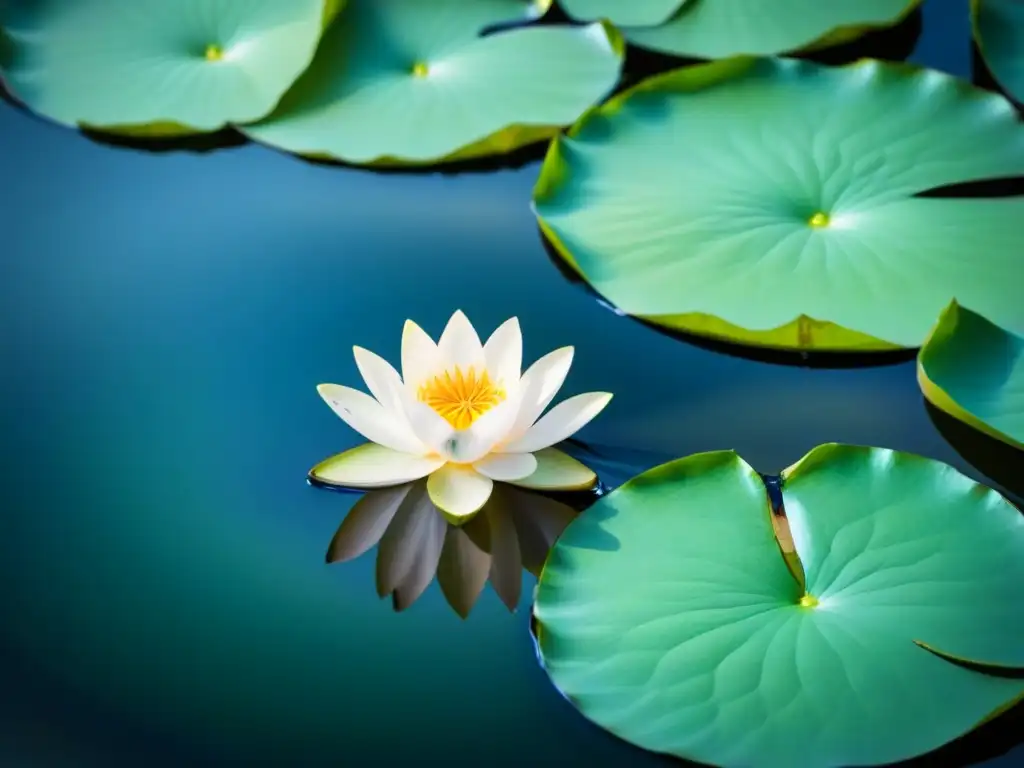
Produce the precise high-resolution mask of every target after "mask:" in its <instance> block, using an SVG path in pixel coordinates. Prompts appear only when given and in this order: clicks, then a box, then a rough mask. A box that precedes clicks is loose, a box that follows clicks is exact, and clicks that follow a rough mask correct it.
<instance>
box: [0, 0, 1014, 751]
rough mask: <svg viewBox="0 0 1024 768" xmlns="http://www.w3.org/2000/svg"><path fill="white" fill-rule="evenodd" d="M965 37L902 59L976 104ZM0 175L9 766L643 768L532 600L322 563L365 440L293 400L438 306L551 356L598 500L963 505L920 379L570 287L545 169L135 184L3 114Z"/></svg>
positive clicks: (391, 341)
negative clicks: (507, 599)
mask: <svg viewBox="0 0 1024 768" xmlns="http://www.w3.org/2000/svg"><path fill="white" fill-rule="evenodd" d="M966 23H967V10H966V3H965V2H956V1H955V0H948V2H947V1H944V2H937V1H936V2H930V3H929V4H928V6H927V8H926V18H925V24H926V26H925V33H924V35H923V36H922V37H921V39H920V41H919V43H918V47H917V50H916V52H915V54H914V60H916V61H920V62H926V63H929V64H931V65H932V66H936V67H940V68H943V69H946V70H948V71H952V72H954V73H956V74H960V75H964V76H968V75H969V72H970V65H971V54H970V48H969V44H968V41H967V37H966V32H965V30H966ZM0 168H2V169H3V170H2V177H3V191H2V193H0V194H2V203H0V223H2V227H0V229H2V233H3V237H2V240H0V251H2V256H3V259H2V262H0V264H2V266H0V270H2V271H0V344H2V353H3V364H4V371H5V375H4V376H3V378H2V380H0V388H2V395H3V399H4V408H3V409H2V412H0V419H2V430H0V441H2V443H0V445H2V451H3V470H2V471H3V478H4V486H5V491H6V494H5V502H4V512H3V518H2V520H3V531H2V533H3V535H2V537H0V575H2V579H3V584H4V589H3V590H2V592H0V601H2V611H3V617H4V629H3V633H2V641H0V682H2V686H3V690H4V692H5V693H4V696H3V697H2V703H0V713H2V714H0V718H2V719H0V763H2V764H4V765H12V766H22V765H24V766H62V765H68V766H92V765H97V766H100V765H103V766H108V765H112V764H120V763H122V762H124V763H129V764H142V763H143V762H145V763H146V764H152V765H162V764H167V765H186V764H187V765H206V764H232V765H249V764H256V763H260V764H264V763H271V764H273V763H277V764H282V765H284V764H290V765H370V764H374V765H400V764H409V763H414V762H415V763H427V762H434V761H438V762H440V761H446V762H447V764H448V765H451V766H470V765H478V764H482V765H494V766H499V765H517V764H522V763H524V762H525V763H529V764H538V765H549V764H550V765H590V766H595V765H627V764H628V765H631V766H632V765H636V766H643V765H652V766H653V765H659V764H663V763H664V762H665V761H664V760H662V759H661V758H657V757H653V756H649V755H646V754H645V753H642V752H640V751H638V750H635V749H633V748H632V747H629V746H628V745H626V744H623V743H620V742H618V741H617V740H615V739H613V738H612V737H610V736H608V735H606V734H604V733H603V732H602V731H600V730H599V729H597V728H596V727H593V726H591V725H589V724H588V723H587V722H586V721H585V720H584V719H583V718H582V717H581V716H579V715H577V714H576V713H575V712H574V711H573V710H572V709H571V707H570V706H569V705H568V704H567V703H565V702H564V701H563V700H562V699H561V698H560V697H559V695H558V693H557V692H556V691H555V690H554V689H553V688H552V687H551V686H550V685H549V684H548V682H547V680H546V678H545V676H544V674H543V672H542V671H541V670H540V669H539V668H538V666H537V665H536V663H535V660H534V655H533V648H532V646H531V642H530V638H529V636H528V603H529V597H530V592H531V589H532V586H533V580H532V577H530V576H529V575H524V579H525V581H524V585H523V593H522V594H523V596H522V600H521V604H520V608H519V611H518V612H517V613H515V614H510V613H509V612H508V611H507V610H506V609H505V607H504V606H503V605H502V603H501V601H500V600H499V599H498V597H497V596H496V595H495V594H494V592H493V591H492V590H491V589H490V588H488V589H487V590H486V591H485V593H484V594H483V595H482V596H481V598H480V600H479V602H478V603H477V605H476V607H475V609H474V610H473V613H472V614H471V616H470V618H469V619H468V620H466V621H463V620H462V619H460V618H459V617H458V616H457V615H456V614H455V613H454V612H453V611H452V610H451V609H450V608H449V607H448V605H447V604H446V602H445V600H444V598H443V596H442V594H441V592H440V590H439V589H438V586H437V585H436V584H434V585H432V586H431V587H430V588H429V589H428V590H427V592H426V593H425V594H424V595H423V597H422V598H421V599H420V600H419V601H417V602H416V603H415V604H414V605H413V606H412V607H411V608H409V609H408V610H406V611H405V612H403V613H395V612H393V611H392V608H391V605H390V602H389V601H387V600H380V599H379V598H378V597H377V595H376V592H375V588H374V567H375V566H374V554H373V553H369V554H367V555H365V556H364V557H362V558H359V559H357V560H355V561H353V562H350V563H345V564H339V565H334V566H331V567H328V566H326V565H325V564H324V552H325V550H326V548H327V545H328V543H329V542H330V540H331V537H332V536H333V534H334V531H335V529H336V528H337V527H338V524H339V522H340V521H341V520H342V518H343V517H344V516H345V514H346V512H347V511H348V509H349V508H350V507H351V505H352V503H353V501H354V500H355V498H357V497H355V496H353V495H345V494H336V493H329V492H324V491H319V490H316V489H313V488H310V487H308V486H307V485H306V483H305V473H306V471H307V470H308V468H309V467H310V466H312V465H313V464H314V463H316V462H317V461H318V460H320V459H322V458H324V457H326V456H327V455H329V454H332V453H335V452H338V451H341V450H344V449H346V448H349V447H351V446H353V445H355V444H356V443H357V442H358V441H359V439H358V437H357V436H356V434H355V433H354V432H352V431H351V430H349V429H348V428H347V427H346V426H345V425H344V424H343V423H342V422H341V421H340V420H338V419H337V418H336V417H334V416H333V415H332V414H331V412H330V411H329V410H328V409H327V408H326V407H325V406H324V405H323V403H322V402H321V401H320V399H319V397H318V396H317V394H316V391H315V389H314V387H315V385H316V384H317V383H319V382H323V381H331V382H338V383H343V384H349V385H354V386H361V384H360V379H359V376H358V372H357V370H356V366H355V363H354V362H353V360H352V355H351V347H352V345H353V344H359V345H361V346H364V347H368V348H370V349H373V350H375V351H377V352H379V353H380V354H382V355H384V356H385V357H387V358H389V359H391V360H396V361H397V359H398V353H399V339H400V334H401V329H402V323H403V321H404V320H405V318H406V317H411V318H414V319H416V320H417V321H418V322H420V324H421V325H423V326H424V327H425V328H426V329H427V330H428V331H429V332H431V333H432V334H435V335H436V334H438V333H440V331H441V329H442V328H443V325H444V323H445V321H446V320H447V318H448V316H449V315H450V314H451V312H452V311H453V310H454V309H456V308H461V309H463V310H465V311H466V312H467V313H468V315H469V317H470V318H471V319H472V321H473V322H474V323H475V324H476V325H477V326H478V327H479V328H480V329H481V332H483V333H489V332H490V331H491V330H493V328H495V327H496V326H497V325H498V324H499V323H500V322H501V321H502V320H504V319H505V318H507V317H510V316H512V315H517V316H518V317H519V318H520V321H521V323H522V327H523V332H524V334H525V344H526V350H525V352H526V357H527V359H528V361H532V360H534V359H536V358H537V357H539V356H540V355H542V354H544V353H546V352H547V351H549V350H551V349H553V348H555V347H557V346H561V345H564V344H573V345H575V346H576V362H575V364H574V366H573V369H572V371H571V373H570V375H569V378H568V380H567V382H566V385H565V388H564V390H563V396H566V395H569V394H573V393H577V392H582V391H590V390H609V391H613V392H615V393H616V397H615V399H614V400H613V402H612V404H611V405H610V406H609V408H608V410H607V411H606V412H605V414H604V415H603V416H602V417H601V418H599V419H598V420H597V421H595V422H594V423H593V424H592V425H591V426H589V427H587V428H586V430H584V432H583V433H581V434H580V437H581V438H582V439H584V440H586V441H588V442H590V443H593V444H597V445H601V446H605V450H606V452H607V454H608V456H609V457H610V461H607V462H604V463H601V464H599V465H597V466H599V467H600V468H601V470H602V475H603V477H604V479H605V481H606V482H608V483H609V484H611V485H614V484H616V483H618V482H621V481H622V479H624V478H625V477H628V476H630V475H632V474H634V473H636V472H638V471H640V470H642V469H644V468H646V467H649V466H653V465H655V464H658V463H661V462H662V461H665V460H668V459H671V458H674V457H677V456H683V455H686V454H690V453H694V452H698V451H707V450H712V449H719V448H735V449H737V450H739V451H740V453H741V454H742V455H743V456H744V457H745V458H746V459H747V460H748V461H749V462H751V463H752V464H753V465H755V466H756V467H757V468H758V469H760V470H761V471H763V472H768V473H774V472H778V471H779V470H780V469H782V468H783V467H785V466H786V465H788V464H790V463H791V462H793V461H795V460H796V459H798V458H799V457H800V456H801V455H803V453H804V452H806V451H807V450H808V449H810V448H811V447H813V446H815V445H817V444H819V443H822V442H829V441H840V442H850V443H860V444H872V445H882V446H888V447H891V448H896V449H900V450H906V451H913V452H916V453H920V454H924V455H927V456H932V457H935V458H937V459H941V460H943V461H947V462H950V463H952V464H955V465H956V466H958V467H960V468H961V469H963V470H964V471H966V472H968V473H969V474H972V475H973V476H975V477H979V478H983V477H984V475H982V474H980V473H979V471H978V470H977V469H974V468H973V467H972V466H971V465H970V464H968V463H967V462H966V461H965V460H964V459H963V458H962V457H961V455H960V453H958V451H957V450H954V448H953V447H952V446H951V445H950V443H949V442H948V441H947V438H945V437H943V434H942V433H941V432H940V431H939V429H937V427H936V424H935V423H934V421H933V418H932V417H930V416H929V414H928V412H927V410H926V408H925V406H924V404H923V402H922V398H921V396H920V394H919V392H918V389H917V386H916V384H915V379H914V370H913V363H912V362H904V363H900V364H897V365H891V366H886V367H872V368H858V369H849V370H827V369H826V370H823V369H810V368H800V367H793V366H787V365H780V364H775V363H772V362H764V361H751V360H747V359H741V358H738V357H735V356H729V355H726V354H722V353H721V352H718V351H711V350H706V349H702V348H699V347H696V346H693V345H691V344H687V343H684V342H682V341H680V340H676V339H672V338H669V337H667V336H664V335H661V334H659V333H657V332H654V331H652V330H650V329H648V328H646V327H644V326H642V325H640V324H639V323H636V322H633V321H631V320H629V319H626V318H622V317H618V316H616V315H615V314H614V313H613V312H611V311H608V309H606V308H604V307H602V306H601V305H599V304H598V303H597V302H596V301H595V300H594V299H593V298H592V297H591V296H589V295H588V294H587V293H586V292H585V291H584V290H582V289H580V288H579V287H578V286H574V285H571V284H569V283H568V282H567V281H566V280H565V279H563V278H562V277H561V276H560V274H559V272H558V271H557V270H556V268H555V267H554V266H553V265H552V264H551V262H550V261H549V259H548V257H547V256H546V254H545V251H544V248H543V247H542V244H541V241H540V239H539V236H538V233H537V230H536V226H535V222H534V219H533V216H532V214H531V213H530V210H529V207H528V201H529V197H530V191H531V187H532V185H533V182H534V179H535V177H536V174H537V169H538V165H537V163H531V164H529V165H526V166H525V167H522V168H519V169H508V170H498V171H495V172H493V173H489V174H472V175H461V176H440V175H437V176H432V175H415V176H396V175H376V174H372V173H367V172H361V171H357V170H349V169H342V168H330V167H321V166H314V165H310V164H306V163H303V162H299V161H297V160H295V159H293V158H290V157H287V156H284V155H280V154H276V153H274V152H272V151H269V150H266V149H262V148H259V147H255V146H245V147H241V148H233V149H227V150H223V151H220V152H217V153H213V154H208V155H196V154H190V153H181V152H177V153H163V154H152V153H143V152H138V151H134V150H128V149H123V148H112V147H109V146H102V145H99V144H96V143H93V142H90V141H88V140H86V139H85V138H83V137H81V136H79V135H77V134H75V133H73V132H71V131H67V130H63V129H61V128H58V127H54V126H50V125H47V124H45V123H42V122H40V121H37V120H35V119H33V118H31V117H29V116H27V115H25V114H23V113H21V112H19V111H17V110H15V109H13V108H11V107H10V106H8V105H6V104H0ZM940 426H942V427H943V429H945V430H946V431H947V432H949V430H950V429H952V427H949V426H948V425H946V424H944V423H942V422H940ZM950 439H954V440H955V441H956V443H957V448H958V449H960V451H962V452H963V453H964V454H965V455H968V456H971V458H972V460H973V461H975V463H977V464H979V465H984V466H985V467H986V471H988V472H989V473H990V474H992V475H994V476H1001V477H1003V478H1004V479H1006V478H1008V477H1011V476H1012V474H1010V473H1006V472H1005V469H1006V467H1007V466H1008V464H1007V461H1008V459H1007V458H1006V457H1005V456H1000V455H999V453H998V451H995V450H993V448H992V446H991V445H989V444H985V443H982V444H980V445H974V444H973V443H971V442H969V441H968V440H967V437H965V436H964V435H962V434H961V435H959V436H958V435H957V433H950ZM1000 462H1002V463H1001V464H1000ZM996 479H998V477H997V478H996ZM989 482H993V481H992V480H989ZM1015 728H1016V729H1018V733H1020V734H1022V735H1024V726H1022V725H1021V718H1020V717H1019V716H1017V719H1016V726H1013V725H1005V721H1004V724H1003V725H1002V726H1001V727H997V728H995V729H989V730H988V731H987V732H986V734H984V738H975V739H973V740H972V741H969V742H968V743H966V744H965V745H963V747H962V748H961V749H960V750H959V751H957V752H953V753H946V758H945V759H946V761H947V762H946V763H943V764H967V763H980V762H982V761H985V760H988V761H990V762H986V763H985V764H986V765H992V766H1006V767H1007V768H1009V767H1010V766H1019V765H1022V764H1024V747H1016V748H1015V749H1013V751H1012V752H1010V753H1008V754H1006V755H1004V756H1003V757H996V755H998V754H999V753H1000V752H1005V751H1006V750H1007V749H1009V748H1010V747H1011V746H1012V745H1013V741H1014V740H1013V739H1012V738H1011V737H1009V736H1008V735H1007V734H1008V733H1010V732H1012V731H1013V730H1014V729H1015ZM865 738H870V734H866V735H865ZM1018 738H1020V737H1018ZM933 764H934V763H933Z"/></svg>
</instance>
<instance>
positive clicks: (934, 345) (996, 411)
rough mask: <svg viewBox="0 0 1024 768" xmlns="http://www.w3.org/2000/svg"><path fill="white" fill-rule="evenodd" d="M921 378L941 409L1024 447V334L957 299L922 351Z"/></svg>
mask: <svg viewBox="0 0 1024 768" xmlns="http://www.w3.org/2000/svg"><path fill="white" fill-rule="evenodd" d="M917 380H918V383H919V384H920V385H921V391H922V392H923V393H924V395H925V397H927V398H928V400H929V401H930V402H931V404H932V405H934V406H935V407H936V408H939V409H940V410H943V411H945V412H946V413H948V414H949V415H950V416H953V417H954V418H956V419H959V420H960V421H962V422H964V423H966V424H969V425H970V426H972V427H974V428H975V429H977V430H979V431H981V432H984V433H985V434H987V435H990V436H991V437H994V438H996V439H997V440H1002V441H1003V442H1005V443H1007V444H1009V445H1012V446H1014V447H1016V448H1019V449H1021V450H1024V338H1022V337H1021V336H1018V335H1015V334H1012V333H1009V332H1007V331H1006V330H1005V329H1003V328H1000V327H999V326H997V325H993V324H992V323H990V322H989V321H988V320H986V319H985V318H984V317H982V316H981V315H978V314H977V313H975V312H971V311H970V310H969V309H965V308H964V307H961V306H959V305H958V304H956V303H955V302H954V303H953V304H951V305H950V306H949V307H948V308H947V309H946V311H945V312H943V313H942V317H941V318H940V319H939V322H938V324H937V325H936V326H935V329H934V330H933V331H932V334H931V336H930V337H929V339H928V341H927V342H926V343H925V345H924V347H922V348H921V352H920V353H919V354H918V357H917ZM1021 465H1022V467H1024V457H1022V459H1021Z"/></svg>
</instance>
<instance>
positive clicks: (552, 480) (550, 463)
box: [509, 448, 597, 491]
mask: <svg viewBox="0 0 1024 768" xmlns="http://www.w3.org/2000/svg"><path fill="white" fill-rule="evenodd" d="M533 456H534V458H536V460H537V469H536V470H534V472H533V474H532V475H529V476H528V477H524V478H522V479H521V480H510V481H509V482H511V483H512V485H518V486H520V487H522V488H532V489H534V490H537V491H588V490H590V489H591V488H593V487H594V485H595V484H596V483H597V475H595V474H594V473H593V471H592V470H590V469H589V468H588V467H586V466H584V465H583V464H580V462H578V461H576V459H574V458H573V457H572V456H570V455H569V454H567V453H563V452H562V451H560V450H558V449H557V448H545V449H543V450H541V451H537V453H535V454H533Z"/></svg>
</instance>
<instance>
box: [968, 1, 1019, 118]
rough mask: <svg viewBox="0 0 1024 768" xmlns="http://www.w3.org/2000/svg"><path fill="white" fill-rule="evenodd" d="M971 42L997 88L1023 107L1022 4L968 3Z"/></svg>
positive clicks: (1008, 2)
mask: <svg viewBox="0 0 1024 768" xmlns="http://www.w3.org/2000/svg"><path fill="white" fill-rule="evenodd" d="M971 14H972V18H973V21H974V39H975V41H976V42H977V43H978V50H979V51H980V52H981V55H982V57H983V58H984V60H985V64H986V65H987V66H988V68H989V70H990V71H991V72H992V76H993V77H995V79H996V81H998V83H999V85H1001V86H1002V87H1003V88H1005V89H1006V92H1007V93H1009V94H1010V96H1011V97H1012V98H1013V99H1014V100H1016V101H1017V102H1019V103H1024V3H1022V2H1020V0H971Z"/></svg>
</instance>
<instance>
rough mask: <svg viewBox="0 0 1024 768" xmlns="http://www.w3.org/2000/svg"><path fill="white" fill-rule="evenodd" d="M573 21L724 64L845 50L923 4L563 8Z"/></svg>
mask: <svg viewBox="0 0 1024 768" xmlns="http://www.w3.org/2000/svg"><path fill="white" fill-rule="evenodd" d="M563 4H564V5H565V7H566V10H567V12H568V13H569V14H571V15H572V16H573V17H574V18H582V19H593V18H598V17H603V16H607V18H608V19H609V20H610V21H611V22H612V23H614V24H616V25H619V27H620V29H622V32H623V34H624V36H625V37H626V39H627V40H628V41H629V42H631V43H633V44H635V45H638V46H641V47H643V48H649V49H651V50H656V51H661V52H662V53H669V54H675V55H677V56H691V57H694V58H702V59H722V58H726V57H728V56H736V55H754V56H757V55H769V54H778V53H785V52H788V51H797V50H804V49H810V48H820V47H825V46H828V45H836V44H839V43H843V42H847V41H849V40H852V39H854V38H857V37H859V36H861V35H862V34H864V33H865V32H869V31H871V30H872V29H876V28H878V27H887V26H891V25H894V24H896V23H898V22H899V21H901V20H902V19H903V17H904V16H906V15H907V14H909V13H910V12H911V11H912V10H913V9H914V8H915V7H916V6H917V5H919V4H920V0H829V1H828V2H822V0H775V2H771V3H766V2H763V0H690V1H689V2H679V0H676V2H674V3H673V2H671V0H646V2H638V1H637V0H630V2H618V3H616V5H617V7H612V2H611V0H563Z"/></svg>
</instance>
